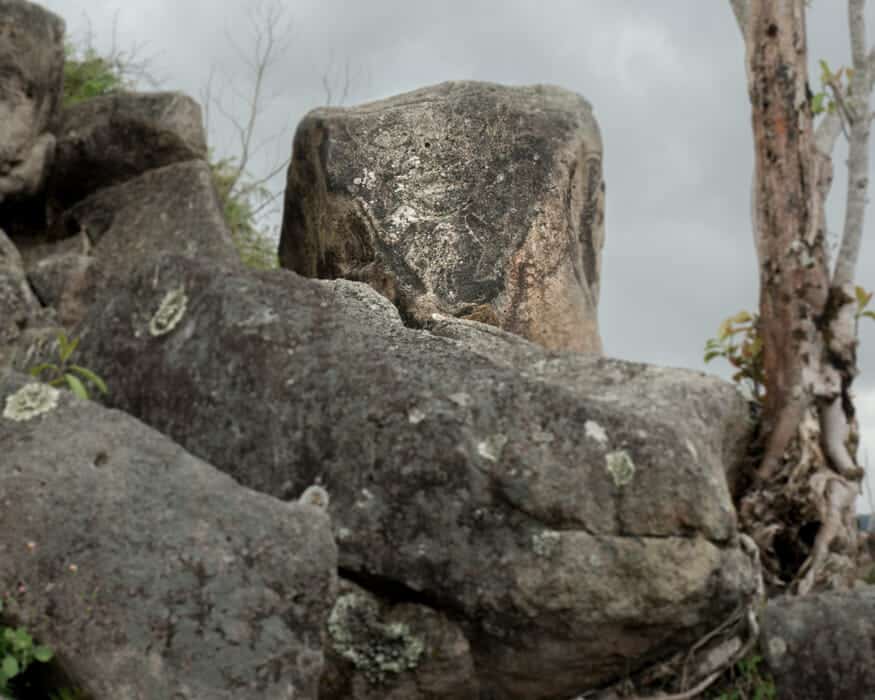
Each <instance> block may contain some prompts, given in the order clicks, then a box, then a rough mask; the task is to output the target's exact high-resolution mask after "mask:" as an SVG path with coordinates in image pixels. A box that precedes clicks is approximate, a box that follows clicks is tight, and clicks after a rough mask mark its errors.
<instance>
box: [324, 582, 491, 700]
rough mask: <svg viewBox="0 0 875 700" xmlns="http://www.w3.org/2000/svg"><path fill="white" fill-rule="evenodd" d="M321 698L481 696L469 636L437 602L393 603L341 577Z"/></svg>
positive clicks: (460, 699)
mask: <svg viewBox="0 0 875 700" xmlns="http://www.w3.org/2000/svg"><path fill="white" fill-rule="evenodd" d="M325 656H326V664H325V671H324V672H323V674H322V683H321V685H320V688H319V700H471V699H472V698H478V697H480V693H479V683H478V681H477V676H476V672H475V669H474V661H473V658H472V656H471V648H470V645H469V644H468V640H467V639H465V635H464V634H463V633H462V630H461V629H460V628H459V626H458V625H456V624H454V623H453V622H451V621H450V620H448V619H447V617H446V616H445V615H442V614H440V613H438V612H437V611H435V610H433V609H431V608H430V607H428V606H426V605H422V604H416V603H409V602H408V603H399V604H397V605H392V604H390V603H387V602H386V601H384V600H381V599H380V598H378V597H377V596H375V595H373V594H371V593H370V592H369V591H367V590H366V589H363V588H360V587H359V586H356V585H355V584H353V583H350V582H349V581H341V585H340V589H339V591H338V595H337V600H336V601H335V603H334V607H333V608H332V611H331V615H330V616H329V619H328V635H327V638H326V644H325Z"/></svg>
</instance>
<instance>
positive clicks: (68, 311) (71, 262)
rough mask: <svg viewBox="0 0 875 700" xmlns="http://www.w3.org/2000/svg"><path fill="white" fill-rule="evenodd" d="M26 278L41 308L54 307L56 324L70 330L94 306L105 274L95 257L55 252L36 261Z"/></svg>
mask: <svg viewBox="0 0 875 700" xmlns="http://www.w3.org/2000/svg"><path fill="white" fill-rule="evenodd" d="M27 277H28V279H29V280H30V283H31V285H32V286H33V288H34V290H35V291H36V294H37V296H38V297H39V299H40V301H41V302H42V303H43V305H45V306H52V307H54V308H55V310H56V312H57V319H58V322H59V323H60V324H62V325H63V326H65V327H66V328H73V327H74V326H76V325H77V324H78V323H79V322H80V321H81V320H82V319H83V318H84V317H85V314H86V312H87V311H88V307H89V306H91V304H93V303H94V300H95V299H96V297H97V294H98V291H99V289H100V288H101V287H102V286H103V284H104V283H105V278H106V275H104V274H103V268H102V267H101V265H100V264H99V263H98V261H97V258H94V257H92V256H90V255H81V254H77V253H59V254H56V255H51V256H49V257H47V258H43V259H42V260H40V261H39V262H38V263H36V265H34V267H33V269H31V270H30V272H29V273H28V276H27Z"/></svg>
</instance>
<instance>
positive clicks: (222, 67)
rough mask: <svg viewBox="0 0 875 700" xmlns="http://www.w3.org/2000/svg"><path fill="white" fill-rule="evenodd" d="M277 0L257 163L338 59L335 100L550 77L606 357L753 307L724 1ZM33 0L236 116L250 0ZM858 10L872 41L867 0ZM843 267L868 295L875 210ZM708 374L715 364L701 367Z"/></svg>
mask: <svg viewBox="0 0 875 700" xmlns="http://www.w3.org/2000/svg"><path fill="white" fill-rule="evenodd" d="M279 2H280V4H281V7H282V9H283V12H284V20H285V21H286V22H288V23H289V27H290V28H289V30H288V32H283V37H284V38H285V39H286V43H287V47H286V49H285V51H284V53H282V54H281V55H280V56H279V57H278V60H277V62H276V64H275V65H274V67H273V70H272V73H270V74H269V76H268V92H269V95H270V96H271V97H272V101H271V102H270V103H269V104H266V105H265V108H264V109H263V111H262V122H261V124H260V129H259V130H260V134H261V135H262V136H263V137H264V138H271V139H273V140H272V141H270V145H269V146H268V147H267V148H266V149H265V150H264V152H263V153H262V156H263V157H262V158H260V159H259V160H258V161H257V162H256V163H255V165H254V170H255V171H256V172H267V171H268V170H269V169H270V168H271V166H272V165H274V164H275V163H276V160H275V159H276V158H278V157H279V158H282V157H285V156H287V155H288V153H289V152H290V149H291V139H292V132H293V129H294V126H295V124H296V123H297V122H298V120H299V119H300V118H301V116H303V114H304V113H306V112H307V111H308V110H309V109H311V108H313V107H316V106H319V105H321V104H324V103H325V101H326V91H325V87H324V85H323V78H327V79H328V82H329V84H330V85H331V86H332V87H333V92H334V96H335V97H334V99H335V100H336V99H337V95H338V93H339V92H340V91H341V86H342V84H343V82H344V73H345V66H349V76H350V81H349V82H350V94H349V97H348V99H347V100H346V102H347V104H352V103H357V102H363V101H368V100H372V99H377V98H381V97H387V96H390V95H394V94H397V93H400V92H405V91H407V90H412V89H414V88H418V87H423V86H426V85H430V84H433V83H438V82H441V81H444V80H450V79H457V80H458V79H473V80H488V81H495V82H500V83H506V84H514V85H524V84H531V83H552V84H556V85H559V86H562V87H565V88H568V89H571V90H574V91H575V92H578V93H580V94H581V95H583V96H584V97H586V98H587V99H588V100H589V101H590V102H591V103H592V104H593V107H594V110H595V114H596V117H597V119H598V120H599V123H600V125H601V129H602V135H603V139H604V144H605V164H604V165H605V179H606V182H607V215H606V246H605V250H604V260H603V276H602V299H601V303H600V307H599V317H600V324H601V331H602V337H603V339H604V344H605V349H606V352H607V354H609V355H612V356H616V357H621V358H625V359H630V360H637V361H643V362H651V363H657V364H663V365H670V366H678V367H691V368H695V369H705V367H704V365H703V363H702V347H703V344H704V341H705V339H706V338H708V337H710V336H712V335H714V333H715V330H716V328H717V325H718V323H719V321H720V320H721V319H723V318H725V317H726V316H728V315H729V314H731V313H734V312H735V311H738V310H741V309H754V308H755V307H756V304H757V272H756V262H755V259H754V249H753V245H752V238H751V233H750V223H749V222H750V214H749V191H750V177H751V170H752V163H753V155H752V153H753V151H752V139H751V129H750V111H749V103H748V98H747V88H746V82H745V73H744V49H743V46H742V41H741V37H740V35H739V32H738V29H737V27H736V25H735V21H734V18H733V16H732V12H731V10H730V8H729V2H728V0H710V1H707V2H705V1H703V0H665V1H664V2H659V3H655V2H653V1H652V0H550V1H549V2H545V1H544V0H502V1H501V2H498V1H497V0H444V1H443V2H441V3H433V2H428V3H426V2H414V1H413V0H369V2H353V0H279ZM41 4H42V5H43V6H45V7H47V8H48V9H50V10H52V11H54V12H56V13H57V14H59V15H61V16H62V17H64V19H65V20H66V21H67V28H68V34H69V35H71V36H72V37H73V38H74V39H78V40H80V41H81V40H83V39H84V38H85V37H86V36H88V34H89V32H90V34H91V36H92V40H93V43H94V45H95V47H96V48H97V49H98V50H100V51H104V52H105V51H108V50H109V49H110V47H111V46H112V44H113V38H114V40H115V44H116V46H117V48H119V49H121V50H129V49H131V48H132V47H135V46H139V47H140V49H139V55H140V56H142V57H148V58H149V62H150V67H151V72H152V73H153V74H154V75H155V76H156V77H158V78H160V80H161V86H162V88H165V89H174V90H182V91H184V92H187V93H189V94H191V95H193V96H196V97H197V96H199V95H200V94H201V92H202V90H203V88H204V86H205V85H206V83H207V81H208V79H209V75H210V72H211V70H213V71H214V76H215V77H214V93H215V94H217V95H220V96H221V97H222V98H223V101H224V105H225V108H226V109H227V110H228V111H230V112H232V113H237V114H240V110H241V109H242V106H243V104H242V102H240V101H237V102H236V103H235V100H234V94H235V91H236V92H238V93H243V94H245V93H246V91H247V89H249V88H250V87H251V75H252V74H251V71H249V70H248V69H247V67H246V65H245V63H244V61H243V60H242V57H241V55H240V53H239V52H238V50H237V49H235V47H234V45H235V44H236V45H237V46H238V47H239V48H240V49H242V50H243V52H244V53H246V52H249V51H251V49H252V46H253V43H254V42H253V33H252V31H251V29H252V22H251V19H252V7H253V3H252V2H251V0H250V1H247V0H224V1H223V2H222V3H221V5H219V4H218V3H216V2H215V1H214V0H209V1H208V0H126V1H125V2H121V1H120V0H112V1H111V0H43V1H42V2H41ZM844 5H845V3H842V2H838V0H815V2H814V3H813V7H812V9H811V10H810V12H809V19H808V28H809V47H810V53H811V58H812V64H813V65H812V76H813V78H816V76H817V75H818V73H819V71H816V70H815V69H814V64H815V63H816V60H817V59H818V58H825V59H827V60H828V62H829V63H830V65H831V66H833V67H837V66H840V65H842V64H845V63H847V62H848V60H849V58H848V55H849V54H848V40H847V34H848V32H847V19H846V15H845V12H846V10H845V9H844ZM867 17H868V24H869V27H870V32H869V35H870V37H875V6H873V7H870V8H868V10H867ZM114 26H115V31H114V30H113V27H114ZM275 26H276V27H278V28H281V27H282V26H284V25H283V23H281V22H277V23H276V24H275ZM812 85H813V87H817V83H816V80H814V79H813V80H812ZM209 126H210V134H209V137H210V140H211V142H212V144H213V146H214V147H216V148H217V149H218V150H219V152H225V153H228V154H232V153H234V152H235V151H234V149H235V144H234V140H233V132H232V131H231V130H230V129H229V128H228V123H227V122H226V121H223V118H222V115H221V113H219V112H218V110H216V109H213V110H211V118H210V124H209ZM844 160H845V153H844V152H842V151H841V150H839V151H837V153H836V158H835V164H836V178H835V180H836V182H835V185H834V187H833V195H832V199H831V203H830V221H829V225H830V229H831V230H835V231H840V230H841V227H842V213H843V202H844V197H845V187H844V181H845V178H846V170H845V167H844ZM873 167H875V159H873ZM873 182H875V178H873ZM276 187H277V188H281V187H282V179H280V180H279V181H277V183H276ZM857 277H858V280H859V283H860V284H862V285H863V286H865V287H867V288H870V289H872V288H875V208H872V209H870V211H869V213H868V223H867V226H866V240H864V245H863V250H862V255H861V259H860V262H859V267H858V275H857ZM864 325H865V326H866V327H864V328H862V329H861V347H860V368H861V376H860V378H859V379H858V381H857V384H856V387H857V399H858V410H859V411H860V414H861V420H862V424H863V439H864V445H865V449H866V450H868V453H869V454H870V464H871V466H872V468H873V470H875V323H872V322H871V321H867V322H865V324H864ZM707 369H708V371H712V372H717V373H720V374H723V375H724V376H725V375H726V374H727V371H726V369H725V368H723V367H720V366H718V364H716V363H715V364H712V365H710V366H709V367H708V368H707ZM873 483H875V482H873Z"/></svg>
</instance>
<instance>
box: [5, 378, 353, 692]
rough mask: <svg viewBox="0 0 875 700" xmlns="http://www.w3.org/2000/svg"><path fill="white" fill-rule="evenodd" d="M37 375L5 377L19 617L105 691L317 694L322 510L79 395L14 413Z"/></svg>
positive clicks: (324, 558)
mask: <svg viewBox="0 0 875 700" xmlns="http://www.w3.org/2000/svg"><path fill="white" fill-rule="evenodd" d="M25 385H28V386H30V387H42V388H43V390H47V387H45V385H37V384H27V382H26V381H24V380H23V378H22V377H21V376H20V375H14V374H8V375H7V376H6V377H5V378H3V379H0V408H2V409H3V412H2V414H0V454H2V458H0V465H2V466H0V524H2V526H0V530H2V533H3V534H2V538H0V590H2V591H4V592H9V593H10V594H11V595H10V596H9V597H7V598H6V599H5V610H4V615H5V616H7V619H9V616H11V620H12V622H13V623H14V624H21V625H25V626H26V627H27V629H29V630H30V631H31V632H32V633H33V634H34V635H36V636H37V637H38V638H39V639H40V640H41V641H42V642H43V643H46V644H49V645H50V646H51V647H52V648H53V649H54V650H55V651H56V652H57V654H58V656H59V658H60V659H61V660H62V662H63V664H64V666H65V667H66V669H67V671H68V672H69V673H70V674H71V675H72V676H73V678H74V679H75V680H76V682H77V683H78V684H79V685H81V686H82V689H83V690H85V691H86V692H87V693H88V696H89V697H90V698H93V699H94V700H120V699H121V698H136V699H137V700H151V699H154V700H168V699H169V698H179V699H180V700H182V699H184V698H190V699H191V700H196V699H198V700H200V699H203V698H210V699H214V698H215V699H216V700H220V699H222V698H228V699H229V700H230V699H231V698H233V699H234V700H239V698H247V699H249V698H252V699H256V698H264V699H265V700H288V699H290V698H295V700H297V699H298V698H312V699H314V700H315V698H316V697H317V686H318V682H319V676H320V673H321V670H322V665H323V656H322V645H321V630H322V628H323V627H324V625H325V623H326V622H327V619H328V614H329V611H330V609H331V605H332V602H333V600H334V595H335V589H336V565H337V551H336V548H335V545H334V542H333V540H332V537H331V527H330V523H329V520H328V517H327V515H326V513H325V512H324V510H323V509H320V508H316V507H314V506H310V505H299V504H297V503H295V504H288V503H283V502H281V501H278V500H276V499H273V498H271V497H269V496H265V495H263V494H258V493H254V492H252V491H250V490H248V489H245V488H243V487H241V486H239V485H238V484H236V483H235V482H234V481H233V480H232V479H231V478H229V477H228V476H226V475H225V474H222V473H220V472H218V471H216V470H215V469H213V468H212V467H211V466H210V465H208V464H206V463H205V462H203V461H201V460H200V459H197V458H196V457H193V456H192V455H190V454H189V453H187V452H185V451H184V450H183V449H181V448H180V447H179V446H178V445H176V444H175V443H173V442H171V441H170V440H169V439H167V438H166V437H164V436H162V435H160V434H159V433H157V432H155V431H154V430H152V429H150V428H148V427H146V426H145V425H143V424H142V423H140V422H139V421H137V420H135V419H133V418H131V417H130V416H127V415H125V414H123V413H120V412H118V411H110V410H106V409H104V408H102V407H100V406H98V405H96V404H93V403H91V402H87V401H81V400H78V399H74V398H73V397H72V395H71V394H68V393H59V394H58V397H57V406H56V407H55V408H54V409H53V410H48V411H47V412H45V413H43V414H41V415H36V416H34V417H32V418H31V419H29V420H16V419H15V418H12V417H10V416H14V415H17V416H19V417H20V415H21V412H20V411H18V412H15V411H13V410H12V408H11V407H13V406H14V405H15V400H14V397H15V396H20V394H19V393H18V392H19V390H20V389H21V388H22V387H24V386H25ZM48 391H52V390H51V389H48Z"/></svg>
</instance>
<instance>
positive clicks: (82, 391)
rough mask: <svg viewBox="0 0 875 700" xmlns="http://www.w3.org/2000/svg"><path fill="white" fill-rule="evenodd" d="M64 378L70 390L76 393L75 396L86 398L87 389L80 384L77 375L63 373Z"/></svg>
mask: <svg viewBox="0 0 875 700" xmlns="http://www.w3.org/2000/svg"><path fill="white" fill-rule="evenodd" d="M64 379H65V380H66V381H67V386H69V387H70V391H72V392H73V393H74V394H76V396H78V397H79V398H80V399H87V398H88V390H87V389H86V388H85V387H84V386H83V385H82V382H81V381H79V377H77V376H76V375H74V374H65V375H64Z"/></svg>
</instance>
